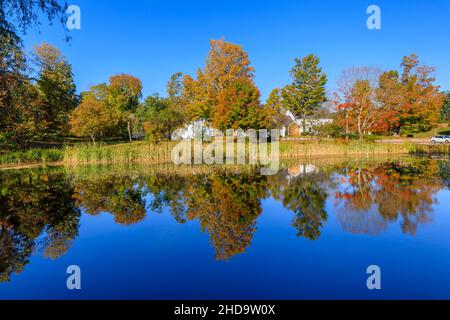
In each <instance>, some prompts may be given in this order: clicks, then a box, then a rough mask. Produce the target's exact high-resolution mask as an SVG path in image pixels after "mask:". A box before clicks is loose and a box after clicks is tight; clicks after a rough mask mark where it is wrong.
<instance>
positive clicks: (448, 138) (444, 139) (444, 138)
mask: <svg viewBox="0 0 450 320" xmlns="http://www.w3.org/2000/svg"><path fill="white" fill-rule="evenodd" d="M431 143H450V136H436V137H433V138H431Z"/></svg>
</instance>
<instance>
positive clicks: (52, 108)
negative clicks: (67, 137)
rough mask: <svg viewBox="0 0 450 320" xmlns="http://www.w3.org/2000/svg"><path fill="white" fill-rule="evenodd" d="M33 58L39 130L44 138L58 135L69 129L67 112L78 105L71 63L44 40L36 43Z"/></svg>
mask: <svg viewBox="0 0 450 320" xmlns="http://www.w3.org/2000/svg"><path fill="white" fill-rule="evenodd" d="M35 57H36V64H37V66H38V67H39V77H38V80H37V83H36V85H37V88H38V90H39V94H40V100H41V101H40V110H39V114H38V115H37V117H38V123H39V129H40V130H41V132H42V136H44V137H49V136H50V137H58V136H61V135H63V134H65V133H67V132H68V130H67V129H68V126H67V125H68V120H69V119H68V118H69V113H70V112H71V111H72V110H73V109H75V107H76V106H77V104H78V96H77V94H76V86H75V82H74V79H73V73H72V66H71V65H70V64H69V63H68V61H67V59H66V58H65V57H64V56H63V55H62V54H61V52H60V51H59V50H58V49H57V48H55V47H53V46H51V45H49V44H47V43H43V44H42V45H40V46H35Z"/></svg>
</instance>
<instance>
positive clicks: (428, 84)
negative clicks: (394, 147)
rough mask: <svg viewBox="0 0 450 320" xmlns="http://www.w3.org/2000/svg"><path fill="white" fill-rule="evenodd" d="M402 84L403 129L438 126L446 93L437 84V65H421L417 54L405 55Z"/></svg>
mask: <svg viewBox="0 0 450 320" xmlns="http://www.w3.org/2000/svg"><path fill="white" fill-rule="evenodd" d="M401 66H402V69H403V73H402V76H401V84H402V86H403V91H402V96H403V101H402V105H401V110H400V112H401V114H400V125H401V126H402V132H403V133H406V134H409V133H418V132H423V131H428V130H430V129H431V128H433V127H435V126H436V124H437V122H438V121H439V112H440V110H441V109H442V106H443V104H444V102H445V95H444V94H443V93H441V92H440V91H439V86H437V85H435V84H434V83H435V80H436V79H435V78H434V77H433V76H432V74H433V72H434V71H435V69H434V68H432V67H429V66H427V65H421V64H420V62H419V58H418V57H417V55H415V54H412V55H410V56H406V57H404V58H403V61H402V64H401Z"/></svg>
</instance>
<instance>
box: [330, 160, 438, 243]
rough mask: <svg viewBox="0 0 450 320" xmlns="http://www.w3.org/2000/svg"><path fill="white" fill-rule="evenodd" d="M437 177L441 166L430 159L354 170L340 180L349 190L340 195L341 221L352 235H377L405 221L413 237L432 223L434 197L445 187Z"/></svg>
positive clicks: (339, 193) (405, 231) (402, 224)
mask: <svg viewBox="0 0 450 320" xmlns="http://www.w3.org/2000/svg"><path fill="white" fill-rule="evenodd" d="M436 177H437V163H436V162H432V161H429V160H420V161H416V162H413V163H409V164H404V165H402V164H400V163H398V162H390V163H385V164H382V165H377V166H369V167H358V168H356V169H350V170H349V173H348V174H346V176H341V177H340V178H341V179H345V180H346V181H345V183H346V184H347V187H346V188H345V190H344V191H339V192H337V193H336V199H337V200H338V202H341V203H342V205H343V206H342V209H341V212H340V214H339V215H338V219H339V220H340V221H341V223H342V225H343V226H344V228H345V229H346V230H349V231H351V232H355V233H370V234H377V233H379V232H380V231H381V230H383V229H384V228H386V227H387V223H388V222H395V221H398V219H399V218H401V221H402V222H401V226H402V230H403V232H404V233H408V234H412V235H413V234H415V233H416V231H417V227H418V225H419V224H423V223H427V222H429V221H430V215H431V214H432V213H433V208H432V205H433V204H435V203H436V200H435V198H434V195H435V194H436V193H437V192H438V191H439V190H440V189H441V188H442V182H441V180H440V179H438V178H436ZM377 214H378V215H379V216H377Z"/></svg>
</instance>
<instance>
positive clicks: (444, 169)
mask: <svg viewBox="0 0 450 320" xmlns="http://www.w3.org/2000/svg"><path fill="white" fill-rule="evenodd" d="M439 175H440V176H441V178H442V181H443V182H444V184H445V186H446V187H447V188H450V162H448V161H441V162H439Z"/></svg>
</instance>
